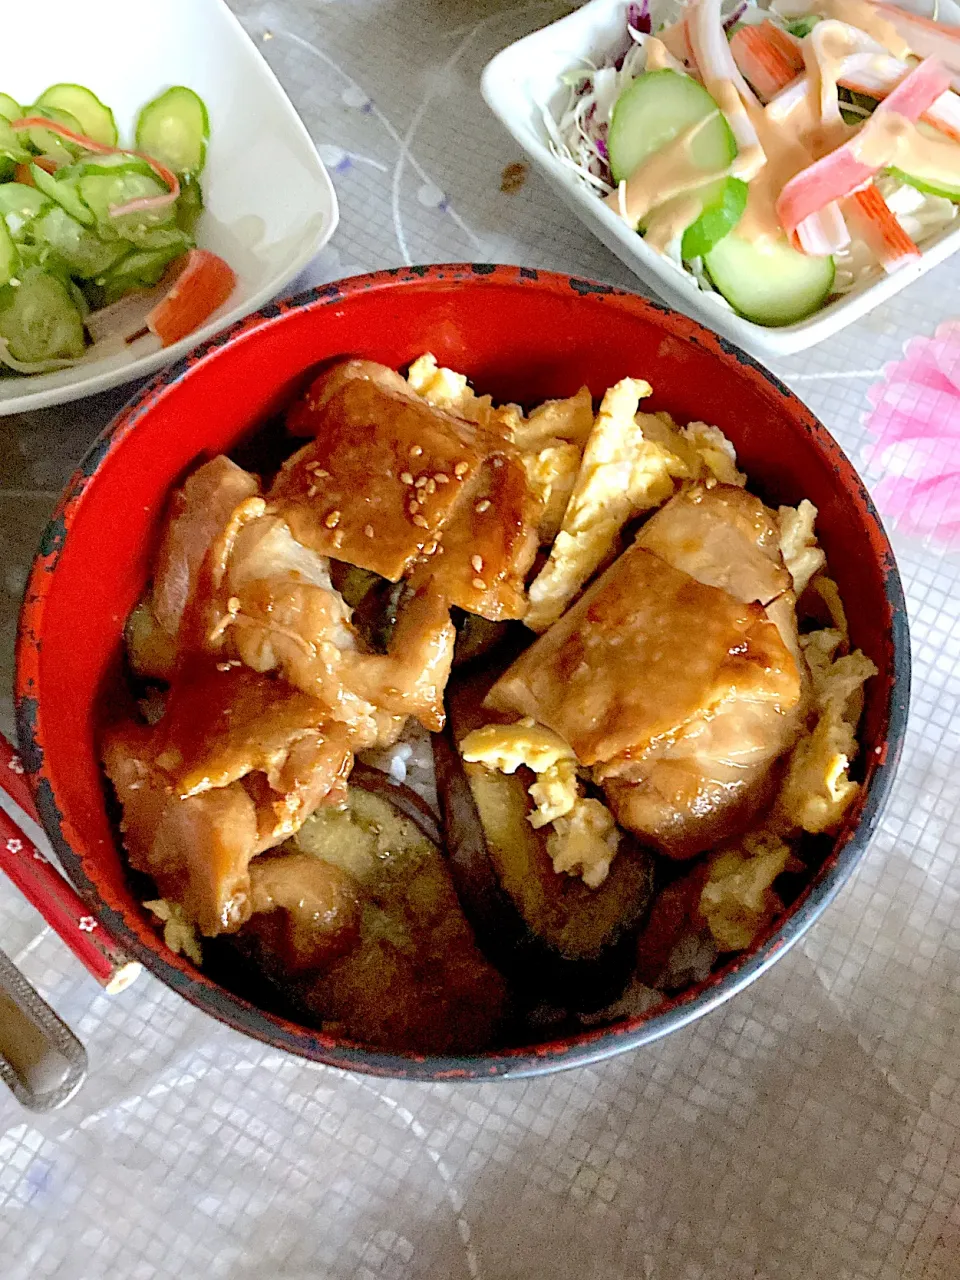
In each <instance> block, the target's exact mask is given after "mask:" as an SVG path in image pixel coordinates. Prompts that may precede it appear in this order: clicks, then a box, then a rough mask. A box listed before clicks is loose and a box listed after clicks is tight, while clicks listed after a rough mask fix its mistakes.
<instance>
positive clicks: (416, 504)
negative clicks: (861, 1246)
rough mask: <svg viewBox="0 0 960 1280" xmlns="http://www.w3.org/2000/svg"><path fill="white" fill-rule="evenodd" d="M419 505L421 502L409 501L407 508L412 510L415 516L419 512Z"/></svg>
mask: <svg viewBox="0 0 960 1280" xmlns="http://www.w3.org/2000/svg"><path fill="white" fill-rule="evenodd" d="M419 505H420V504H419V502H408V503H407V510H408V511H409V512H410V514H411V515H412V516H415V515H416V514H417V508H418V507H419Z"/></svg>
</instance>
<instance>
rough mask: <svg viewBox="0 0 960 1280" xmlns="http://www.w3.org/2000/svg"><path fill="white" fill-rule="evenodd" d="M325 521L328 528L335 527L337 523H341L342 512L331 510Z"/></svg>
mask: <svg viewBox="0 0 960 1280" xmlns="http://www.w3.org/2000/svg"><path fill="white" fill-rule="evenodd" d="M323 523H324V524H325V525H326V526H327V528H328V529H335V528H336V527H337V525H338V524H339V523H340V512H339V511H331V512H330V513H329V514H328V515H327V518H326V519H325V520H324V522H323Z"/></svg>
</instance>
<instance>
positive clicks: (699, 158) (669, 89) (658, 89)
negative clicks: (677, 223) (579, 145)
mask: <svg viewBox="0 0 960 1280" xmlns="http://www.w3.org/2000/svg"><path fill="white" fill-rule="evenodd" d="M708 116H712V117H713V119H710V120H708V121H707V123H706V124H705V125H704V126H703V128H702V129H701V130H700V132H699V133H698V134H697V135H696V137H695V138H694V139H693V141H692V142H691V144H690V160H691V162H692V164H693V165H695V166H696V167H697V168H698V169H705V170H707V171H714V172H716V171H717V170H719V169H725V168H726V167H727V165H728V164H730V162H731V161H732V160H733V159H734V157H735V156H736V154H737V143H736V139H735V138H734V136H733V132H732V130H731V128H730V126H729V124H727V121H726V118H725V117H724V116H723V115H722V114H721V113H720V110H719V108H718V107H717V104H716V103H715V102H714V100H713V98H711V97H710V95H709V93H707V91H706V89H704V88H703V86H702V85H700V84H698V83H697V81H696V80H693V79H691V78H690V76H684V75H681V74H680V73H679V72H677V71H669V70H664V71H651V72H649V73H648V74H646V75H642V76H638V77H637V79H636V80H634V81H633V82H632V83H631V84H629V85H628V86H627V88H626V89H624V91H623V93H621V95H620V97H619V98H618V99H617V101H616V104H615V106H614V108H613V119H612V120H611V122H610V134H609V139H608V143H607V147H608V151H609V155H610V168H611V170H612V172H613V176H614V179H615V180H616V181H617V182H620V181H621V180H622V179H625V178H628V177H629V176H630V174H631V173H633V171H634V169H636V168H637V166H638V165H640V164H642V163H643V161H644V160H646V159H648V158H649V157H650V156H651V155H653V154H654V153H655V152H657V151H660V150H662V148H663V147H665V146H667V145H668V144H669V143H671V142H673V141H674V139H675V138H677V137H679V135H680V134H681V133H683V132H684V131H685V130H686V129H689V128H690V127H691V126H692V125H695V124H697V123H698V121H700V120H704V119H706V118H707V117H708ZM698 196H699V197H700V200H701V212H700V214H699V215H698V216H697V217H696V218H695V219H694V221H693V223H692V224H691V225H690V226H689V227H688V228H687V230H686V232H685V233H684V237H683V244H682V247H681V254H682V255H683V257H684V258H687V259H689V258H700V257H703V255H704V254H705V253H707V252H709V250H710V249H711V248H712V247H713V246H714V245H715V244H716V243H717V241H718V240H720V239H722V238H723V236H725V235H726V234H727V233H728V232H729V231H730V230H731V229H732V228H733V227H735V226H736V224H737V222H738V221H739V220H740V218H741V216H742V214H743V211H744V209H745V208H746V204H747V188H746V184H745V183H743V182H741V181H740V180H739V179H738V178H722V179H719V180H718V181H717V182H714V183H711V184H710V186H708V187H705V188H704V189H703V191H702V192H698Z"/></svg>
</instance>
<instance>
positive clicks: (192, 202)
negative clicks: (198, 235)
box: [177, 177, 203, 236]
mask: <svg viewBox="0 0 960 1280" xmlns="http://www.w3.org/2000/svg"><path fill="white" fill-rule="evenodd" d="M201 213H203V192H202V191H201V190H200V183H199V182H198V181H197V179H196V178H191V177H187V178H185V179H184V181H183V182H181V184H180V199H179V200H178V201H177V226H178V227H179V228H180V230H181V231H185V232H186V233H187V235H188V236H192V235H193V233H194V231H195V230H196V226H197V220H198V219H199V217H200V215H201Z"/></svg>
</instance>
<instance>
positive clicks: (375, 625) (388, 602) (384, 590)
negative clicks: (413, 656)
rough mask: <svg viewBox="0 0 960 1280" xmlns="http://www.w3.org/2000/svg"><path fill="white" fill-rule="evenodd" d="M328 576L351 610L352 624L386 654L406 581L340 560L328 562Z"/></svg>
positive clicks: (377, 648) (372, 647) (374, 649)
mask: <svg viewBox="0 0 960 1280" xmlns="http://www.w3.org/2000/svg"><path fill="white" fill-rule="evenodd" d="M330 578H331V581H332V582H333V585H334V586H335V587H336V589H337V590H338V591H339V592H340V594H341V595H342V596H343V598H344V600H346V602H347V604H348V605H349V606H350V608H351V609H352V610H353V625H354V626H355V627H356V628H357V630H358V631H359V632H360V635H361V636H362V637H363V639H364V640H365V641H366V643H367V644H368V645H369V646H370V648H371V649H372V650H373V651H374V652H375V653H386V652H387V650H388V649H389V648H390V639H391V637H392V635H393V629H394V627H395V626H396V625H397V614H398V611H399V607H400V601H401V598H402V597H403V594H404V592H405V591H406V584H405V583H404V582H388V581H387V579H386V578H381V577H380V575H379V574H378V573H371V572H370V570H369V569H359V568H357V566H356V565H352V564H345V563H344V562H343V561H340V560H331V561H330Z"/></svg>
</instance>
